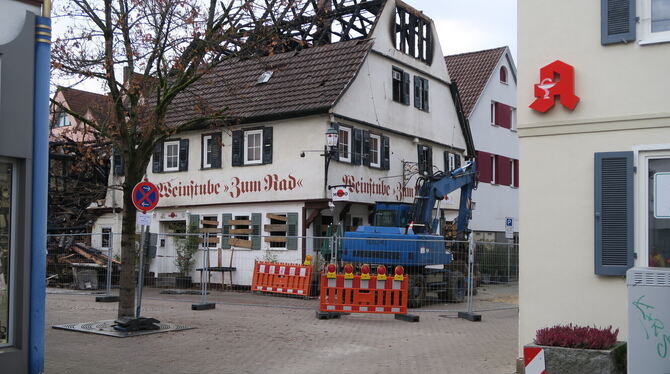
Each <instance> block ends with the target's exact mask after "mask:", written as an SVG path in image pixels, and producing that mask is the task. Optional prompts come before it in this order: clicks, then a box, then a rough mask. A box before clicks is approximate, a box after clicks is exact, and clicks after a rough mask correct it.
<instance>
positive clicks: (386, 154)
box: [381, 136, 391, 170]
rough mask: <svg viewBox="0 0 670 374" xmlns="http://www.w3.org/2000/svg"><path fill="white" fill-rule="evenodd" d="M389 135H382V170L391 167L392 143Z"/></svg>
mask: <svg viewBox="0 0 670 374" xmlns="http://www.w3.org/2000/svg"><path fill="white" fill-rule="evenodd" d="M390 143H391V142H390V140H389V137H388V136H382V146H381V151H382V156H381V161H382V170H389V169H391V144H390Z"/></svg>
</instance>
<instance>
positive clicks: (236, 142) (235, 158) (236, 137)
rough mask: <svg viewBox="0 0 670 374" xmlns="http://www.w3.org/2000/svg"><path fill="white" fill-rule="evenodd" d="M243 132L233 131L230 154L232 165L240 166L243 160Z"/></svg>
mask: <svg viewBox="0 0 670 374" xmlns="http://www.w3.org/2000/svg"><path fill="white" fill-rule="evenodd" d="M243 145H244V132H242V130H235V131H233V145H232V147H230V148H232V149H233V154H232V155H231V160H232V165H233V166H242V164H243V162H244V148H243Z"/></svg>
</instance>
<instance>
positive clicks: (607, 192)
mask: <svg viewBox="0 0 670 374" xmlns="http://www.w3.org/2000/svg"><path fill="white" fill-rule="evenodd" d="M633 198H634V196H633V152H603V153H596V154H595V273H596V274H598V275H620V276H624V275H626V270H628V269H629V268H631V267H633V263H634V261H633V256H634V242H633V240H634V237H633V234H634V233H633V224H634V221H633Z"/></svg>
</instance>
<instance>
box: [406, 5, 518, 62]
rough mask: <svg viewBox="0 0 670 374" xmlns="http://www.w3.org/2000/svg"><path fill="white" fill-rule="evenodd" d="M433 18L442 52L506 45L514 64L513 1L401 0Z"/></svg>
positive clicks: (447, 53)
mask: <svg viewBox="0 0 670 374" xmlns="http://www.w3.org/2000/svg"><path fill="white" fill-rule="evenodd" d="M405 2H406V3H408V4H410V5H411V6H413V7H415V8H417V9H419V10H422V11H423V12H424V13H425V14H426V15H427V16H428V17H430V18H432V19H433V21H435V26H436V27H437V32H438V36H439V38H440V44H441V45H442V52H444V54H446V55H451V54H456V53H463V52H470V51H479V50H482V49H489V48H496V47H502V46H509V47H510V50H511V51H512V55H513V56H514V60H515V63H516V0H405Z"/></svg>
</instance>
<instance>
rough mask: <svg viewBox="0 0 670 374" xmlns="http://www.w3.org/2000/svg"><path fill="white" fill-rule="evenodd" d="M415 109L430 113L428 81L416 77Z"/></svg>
mask: <svg viewBox="0 0 670 374" xmlns="http://www.w3.org/2000/svg"><path fill="white" fill-rule="evenodd" d="M414 107H416V108H418V109H421V110H423V111H426V112H427V111H428V80H427V79H425V78H421V77H419V76H415V77H414Z"/></svg>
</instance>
